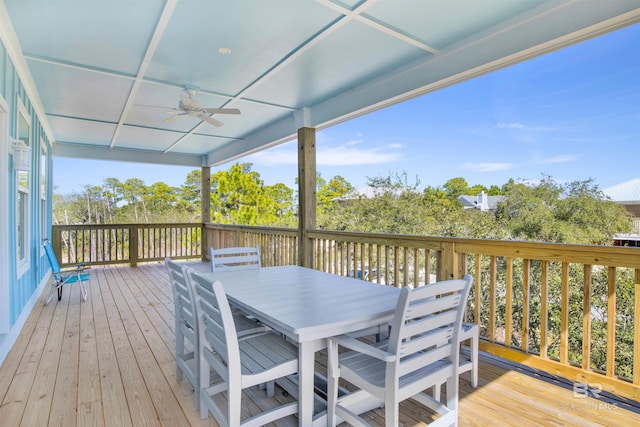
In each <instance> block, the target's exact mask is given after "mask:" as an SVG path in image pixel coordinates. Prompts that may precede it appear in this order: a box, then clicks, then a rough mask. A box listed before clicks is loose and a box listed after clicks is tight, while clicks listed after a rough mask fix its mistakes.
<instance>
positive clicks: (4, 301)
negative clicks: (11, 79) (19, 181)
mask: <svg viewBox="0 0 640 427" xmlns="http://www.w3.org/2000/svg"><path fill="white" fill-rule="evenodd" d="M9 145H10V139H9V105H8V104H7V102H6V101H5V100H4V98H3V97H2V96H0V173H3V174H6V175H5V177H4V178H3V179H1V180H0V212H5V213H6V212H9V194H10V191H9V180H8V179H6V178H7V177H8V176H9V152H10V150H9ZM0 236H5V237H4V238H3V237H0V254H3V255H2V256H0V334H6V333H7V332H9V330H10V322H9V305H10V301H9V294H10V292H9V290H10V289H9V282H10V280H9V257H8V256H6V255H4V254H8V253H9V247H10V246H9V239H8V238H7V237H6V236H9V221H6V220H5V221H0Z"/></svg>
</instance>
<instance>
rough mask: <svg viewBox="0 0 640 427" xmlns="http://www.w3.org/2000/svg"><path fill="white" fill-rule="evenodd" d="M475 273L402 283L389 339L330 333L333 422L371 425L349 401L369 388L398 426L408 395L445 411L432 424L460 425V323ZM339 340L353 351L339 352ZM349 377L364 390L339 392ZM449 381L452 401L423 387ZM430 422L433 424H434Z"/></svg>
mask: <svg viewBox="0 0 640 427" xmlns="http://www.w3.org/2000/svg"><path fill="white" fill-rule="evenodd" d="M471 282H472V277H471V276H469V275H467V276H465V277H464V278H463V279H462V280H448V281H444V282H437V283H433V284H430V285H429V286H423V287H420V288H416V289H409V288H403V289H402V291H401V294H400V298H399V299H398V305H397V308H396V312H395V315H394V318H393V321H392V324H391V325H392V326H391V335H390V337H389V339H388V340H386V341H382V342H380V343H376V344H374V345H369V344H366V343H364V342H362V341H359V340H357V339H354V338H352V337H349V336H345V335H341V336H338V337H333V338H329V340H328V351H329V390H328V396H327V398H328V402H327V414H328V417H329V425H330V426H335V425H336V422H337V417H340V418H341V419H342V420H345V421H347V422H349V423H350V424H352V425H360V426H368V425H369V424H367V423H366V422H365V421H364V420H363V419H362V418H360V417H359V415H358V414H357V413H356V412H357V410H355V409H353V408H351V407H350V406H351V405H352V404H354V402H358V400H359V397H361V395H363V394H368V395H371V396H373V397H374V398H375V399H378V400H379V401H380V402H382V403H383V404H384V408H385V423H386V424H385V425H386V426H387V427H396V426H398V418H399V409H398V406H399V403H400V402H401V401H403V400H406V399H408V398H412V399H414V400H416V401H417V402H419V403H421V404H423V405H425V406H427V407H428V408H430V409H432V410H433V411H435V412H437V413H439V414H440V417H439V418H437V419H436V420H435V421H434V422H433V423H432V424H433V425H457V420H458V370H459V356H460V337H459V335H460V325H461V324H462V316H463V314H464V309H465V306H466V301H467V296H468V295H469V288H470V286H471ZM339 346H343V347H346V348H347V349H350V350H351V351H346V352H344V353H342V354H339V353H338V348H339ZM340 378H344V379H345V380H347V381H348V382H350V383H351V384H353V385H355V386H356V387H358V388H359V389H360V390H359V391H357V392H354V393H350V394H346V395H343V396H341V397H340V398H338V381H339V379H340ZM443 382H446V383H447V402H446V404H442V403H440V402H439V401H438V400H436V399H434V398H433V397H431V396H429V395H427V394H426V393H424V391H423V390H426V389H428V388H431V387H433V386H435V385H439V384H442V383H443ZM430 425H431V424H430Z"/></svg>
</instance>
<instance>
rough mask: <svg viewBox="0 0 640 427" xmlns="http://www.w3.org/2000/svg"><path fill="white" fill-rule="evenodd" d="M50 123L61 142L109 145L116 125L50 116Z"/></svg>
mask: <svg viewBox="0 0 640 427" xmlns="http://www.w3.org/2000/svg"><path fill="white" fill-rule="evenodd" d="M49 123H50V124H51V128H52V129H53V132H54V133H55V134H56V135H57V140H58V141H60V142H73V143H74V144H86V145H101V146H105V147H108V146H109V144H110V143H111V138H112V137H113V133H114V132H115V130H116V126H115V125H114V124H110V123H102V122H96V121H94V120H78V119H70V118H66V117H55V116H54V117H49Z"/></svg>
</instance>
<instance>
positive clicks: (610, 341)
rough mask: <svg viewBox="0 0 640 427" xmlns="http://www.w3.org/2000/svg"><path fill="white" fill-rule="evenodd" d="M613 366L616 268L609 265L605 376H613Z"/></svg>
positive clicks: (614, 357)
mask: <svg viewBox="0 0 640 427" xmlns="http://www.w3.org/2000/svg"><path fill="white" fill-rule="evenodd" d="M636 324H637V323H636ZM636 345H637V343H636ZM615 366H616V268H615V267H609V269H608V283H607V376H608V377H612V376H614V374H615Z"/></svg>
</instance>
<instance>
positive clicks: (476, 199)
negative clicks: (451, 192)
mask: <svg viewBox="0 0 640 427" xmlns="http://www.w3.org/2000/svg"><path fill="white" fill-rule="evenodd" d="M503 199H504V196H487V195H486V194H485V193H484V192H482V193H480V194H478V195H477V196H460V197H458V200H460V202H462V206H463V207H464V208H465V209H480V210H481V211H492V210H494V209H495V208H496V205H497V204H498V202H501V201H502V200H503Z"/></svg>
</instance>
